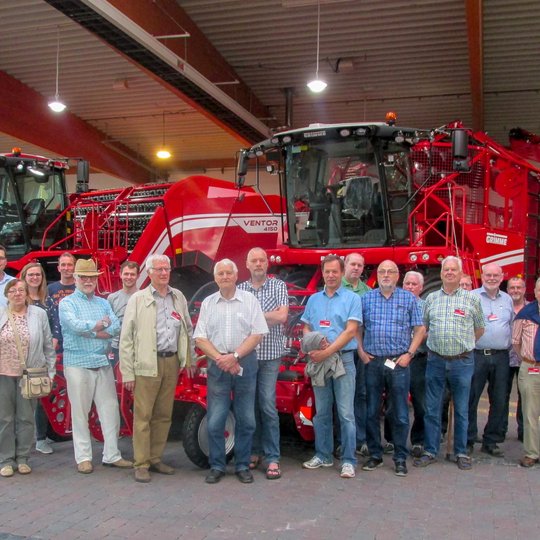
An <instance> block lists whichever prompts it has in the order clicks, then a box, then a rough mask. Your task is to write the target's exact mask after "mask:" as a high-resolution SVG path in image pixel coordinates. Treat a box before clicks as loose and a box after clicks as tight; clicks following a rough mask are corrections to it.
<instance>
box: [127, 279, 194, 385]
mask: <svg viewBox="0 0 540 540" xmlns="http://www.w3.org/2000/svg"><path fill="white" fill-rule="evenodd" d="M171 291H172V295H173V304H174V309H175V311H176V312H177V313H178V314H179V315H180V317H181V319H182V327H181V330H180V336H179V338H178V359H179V367H184V366H187V367H189V366H191V358H192V335H193V326H192V324H191V318H190V316H189V312H188V308H187V302H186V299H185V297H184V295H183V294H182V293H181V292H180V291H179V290H178V289H173V288H171ZM119 345H120V347H119V351H120V372H121V373H122V380H123V382H130V381H134V380H135V376H136V375H137V376H143V377H157V375H158V364H157V362H158V361H157V335H156V302H155V300H154V297H153V296H152V291H151V289H150V286H148V287H146V289H143V290H142V291H138V292H136V293H135V294H134V295H133V296H132V297H131V298H130V299H129V302H128V304H127V307H126V312H125V314H124V321H123V322H122V331H121V333H120V344H119Z"/></svg>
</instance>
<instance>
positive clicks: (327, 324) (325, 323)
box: [319, 320, 330, 328]
mask: <svg viewBox="0 0 540 540" xmlns="http://www.w3.org/2000/svg"><path fill="white" fill-rule="evenodd" d="M319 326H320V327H321V328H330V321H326V320H322V321H319Z"/></svg>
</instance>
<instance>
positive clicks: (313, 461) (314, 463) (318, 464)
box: [302, 456, 334, 469]
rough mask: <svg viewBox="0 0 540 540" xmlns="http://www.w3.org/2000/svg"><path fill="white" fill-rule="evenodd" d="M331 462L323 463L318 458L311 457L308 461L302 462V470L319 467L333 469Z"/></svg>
mask: <svg viewBox="0 0 540 540" xmlns="http://www.w3.org/2000/svg"><path fill="white" fill-rule="evenodd" d="M333 466H334V462H333V461H323V460H322V459H321V458H320V457H319V456H313V457H312V458H311V459H310V460H309V461H304V463H302V467H304V469H318V468H319V467H333Z"/></svg>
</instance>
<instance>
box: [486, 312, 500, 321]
mask: <svg viewBox="0 0 540 540" xmlns="http://www.w3.org/2000/svg"><path fill="white" fill-rule="evenodd" d="M487 320H488V321H489V322H493V321H498V320H499V317H497V315H495V313H492V314H491V315H488V318H487Z"/></svg>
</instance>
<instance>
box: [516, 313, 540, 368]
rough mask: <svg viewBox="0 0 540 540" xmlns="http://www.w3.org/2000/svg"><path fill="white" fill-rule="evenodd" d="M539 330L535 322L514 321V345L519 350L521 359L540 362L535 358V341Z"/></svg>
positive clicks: (525, 320) (539, 359)
mask: <svg viewBox="0 0 540 540" xmlns="http://www.w3.org/2000/svg"><path fill="white" fill-rule="evenodd" d="M539 329H540V327H539V326H538V325H537V324H536V323H535V322H534V321H530V320H527V319H516V320H515V321H514V324H513V326H512V343H513V344H514V345H515V346H516V347H517V348H518V350H519V355H520V356H521V358H527V359H528V360H536V361H537V362H540V358H535V357H534V341H535V339H536V334H537V332H538V331H539Z"/></svg>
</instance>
